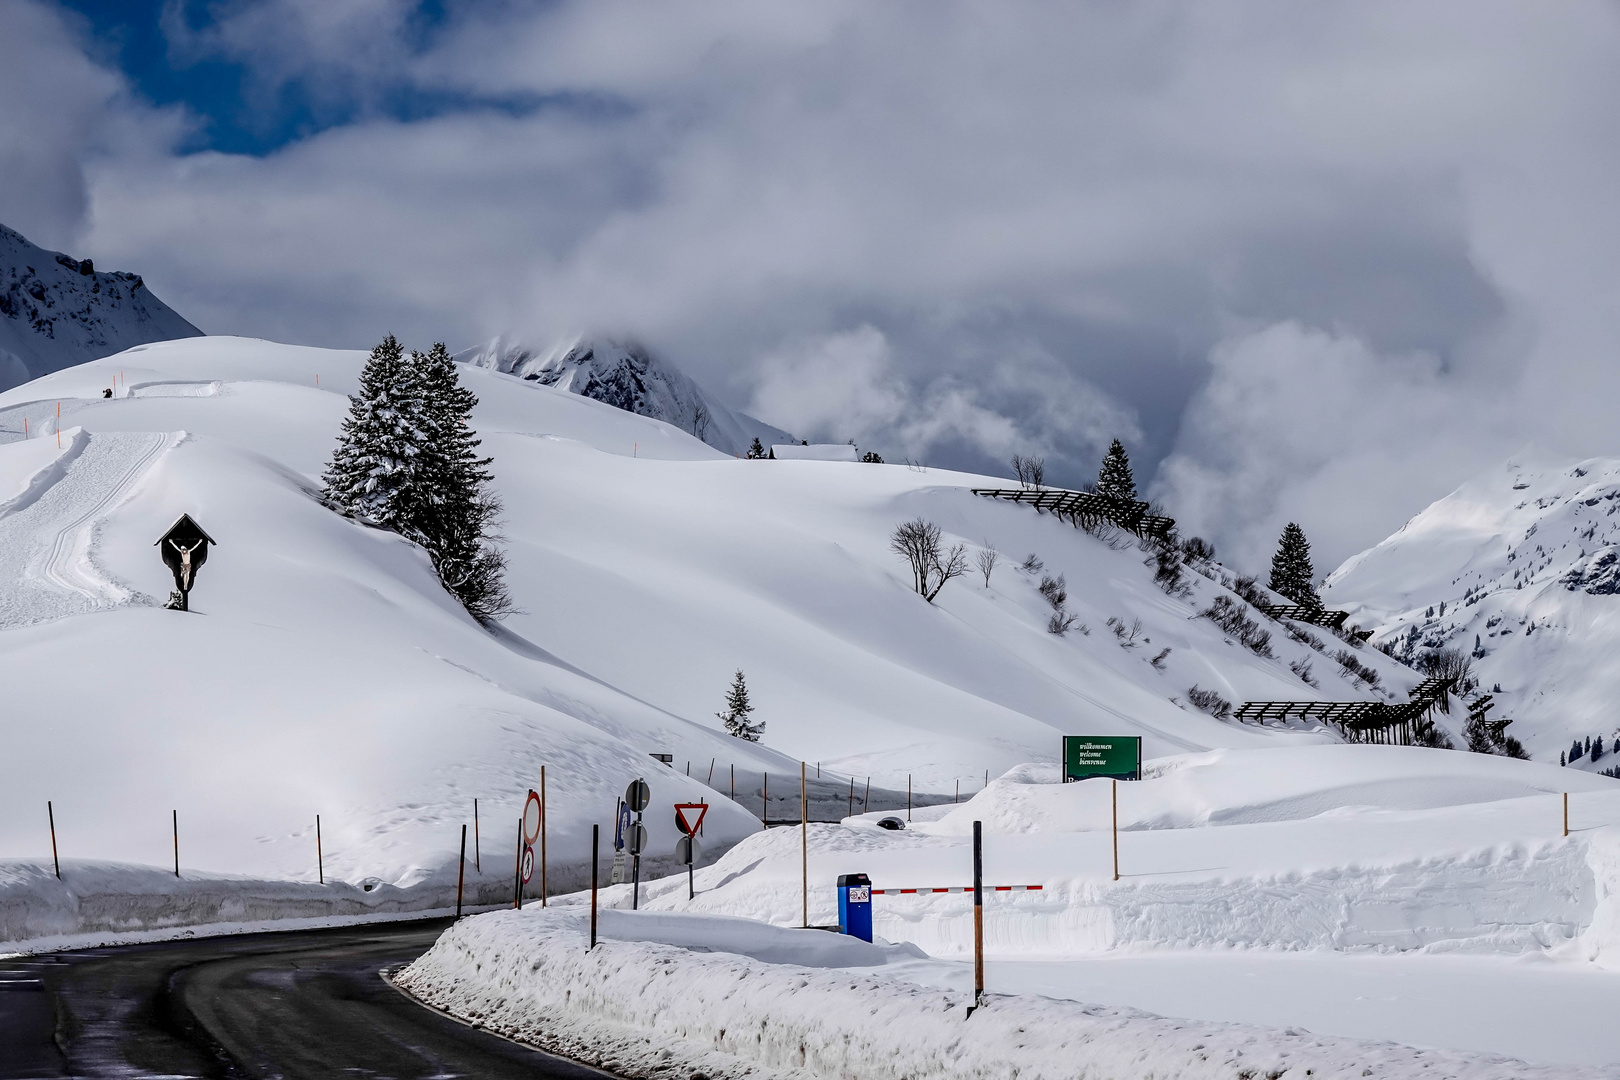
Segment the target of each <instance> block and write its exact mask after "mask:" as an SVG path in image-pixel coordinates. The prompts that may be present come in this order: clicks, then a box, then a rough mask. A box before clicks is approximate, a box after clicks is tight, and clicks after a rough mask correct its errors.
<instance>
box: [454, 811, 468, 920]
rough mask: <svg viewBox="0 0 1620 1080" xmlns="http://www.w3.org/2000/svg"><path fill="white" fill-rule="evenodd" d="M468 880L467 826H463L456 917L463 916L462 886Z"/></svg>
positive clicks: (457, 874)
mask: <svg viewBox="0 0 1620 1080" xmlns="http://www.w3.org/2000/svg"><path fill="white" fill-rule="evenodd" d="M466 880H467V826H466V824H465V823H463V824H462V826H461V861H460V862H459V863H457V864H456V918H458V919H459V918H461V887H462V885H463V884H464V883H465V882H466Z"/></svg>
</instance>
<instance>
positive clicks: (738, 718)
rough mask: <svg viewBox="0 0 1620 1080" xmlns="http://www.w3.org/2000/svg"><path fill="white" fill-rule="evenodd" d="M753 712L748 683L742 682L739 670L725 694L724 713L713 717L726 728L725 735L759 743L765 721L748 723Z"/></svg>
mask: <svg viewBox="0 0 1620 1080" xmlns="http://www.w3.org/2000/svg"><path fill="white" fill-rule="evenodd" d="M753 711H754V706H753V705H751V704H749V701H748V683H747V682H745V681H744V680H743V673H742V672H741V671H740V670H739V671H738V672H737V675H736V677H735V678H734V679H732V680H731V689H730V690H729V691H728V692H727V693H726V711H725V712H718V713H715V714H714V715H715V716H716V717H718V718H719V720H720V722H721V723H722V724H724V725H725V726H726V734H727V735H730V736H732V737H733V738H738V739H746V740H747V741H748V742H759V737H760V736H761V735H763V734H764V733H765V721H763V720H761V721H760V722H759V723H757V724H756V723H753V722H752V721H750V720H749V719H748V716H749V714H750V713H752V712H753Z"/></svg>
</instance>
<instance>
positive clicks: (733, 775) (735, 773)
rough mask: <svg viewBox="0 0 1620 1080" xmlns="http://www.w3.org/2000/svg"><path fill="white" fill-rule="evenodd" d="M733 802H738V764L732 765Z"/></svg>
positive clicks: (733, 763)
mask: <svg viewBox="0 0 1620 1080" xmlns="http://www.w3.org/2000/svg"><path fill="white" fill-rule="evenodd" d="M731 801H732V802H736V801H737V763H736V762H732V764H731Z"/></svg>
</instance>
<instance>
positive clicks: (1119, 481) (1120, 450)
mask: <svg viewBox="0 0 1620 1080" xmlns="http://www.w3.org/2000/svg"><path fill="white" fill-rule="evenodd" d="M1097 494H1098V495H1106V496H1107V497H1109V498H1111V499H1128V500H1131V501H1133V502H1134V501H1135V500H1136V478H1135V477H1134V476H1132V475H1131V459H1130V458H1128V457H1126V456H1125V445H1124V444H1123V443H1121V442H1120V441H1119V440H1118V439H1115V440H1114V442H1113V445H1111V446H1110V447H1109V448H1108V453H1107V454H1105V455H1103V461H1102V468H1101V469H1100V470H1099V471H1098V473H1097Z"/></svg>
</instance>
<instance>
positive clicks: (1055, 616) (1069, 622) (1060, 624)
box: [1046, 608, 1091, 637]
mask: <svg viewBox="0 0 1620 1080" xmlns="http://www.w3.org/2000/svg"><path fill="white" fill-rule="evenodd" d="M1078 618H1079V616H1078V615H1076V614H1074V612H1072V611H1064V610H1063V609H1062V608H1058V609H1057V610H1056V611H1054V612H1052V617H1051V618H1050V619H1047V620H1046V632H1047V633H1049V634H1056V635H1057V636H1058V637H1062V636H1063V635H1064V634H1067V633H1068V632H1069V631H1070V630H1071V629H1073V628H1074V623H1075V620H1076V619H1078ZM1080 629H1081V630H1082V631H1084V632H1085V633H1088V634H1089V633H1091V631H1089V630H1086V628H1085V627H1083V626H1082V627H1080Z"/></svg>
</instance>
